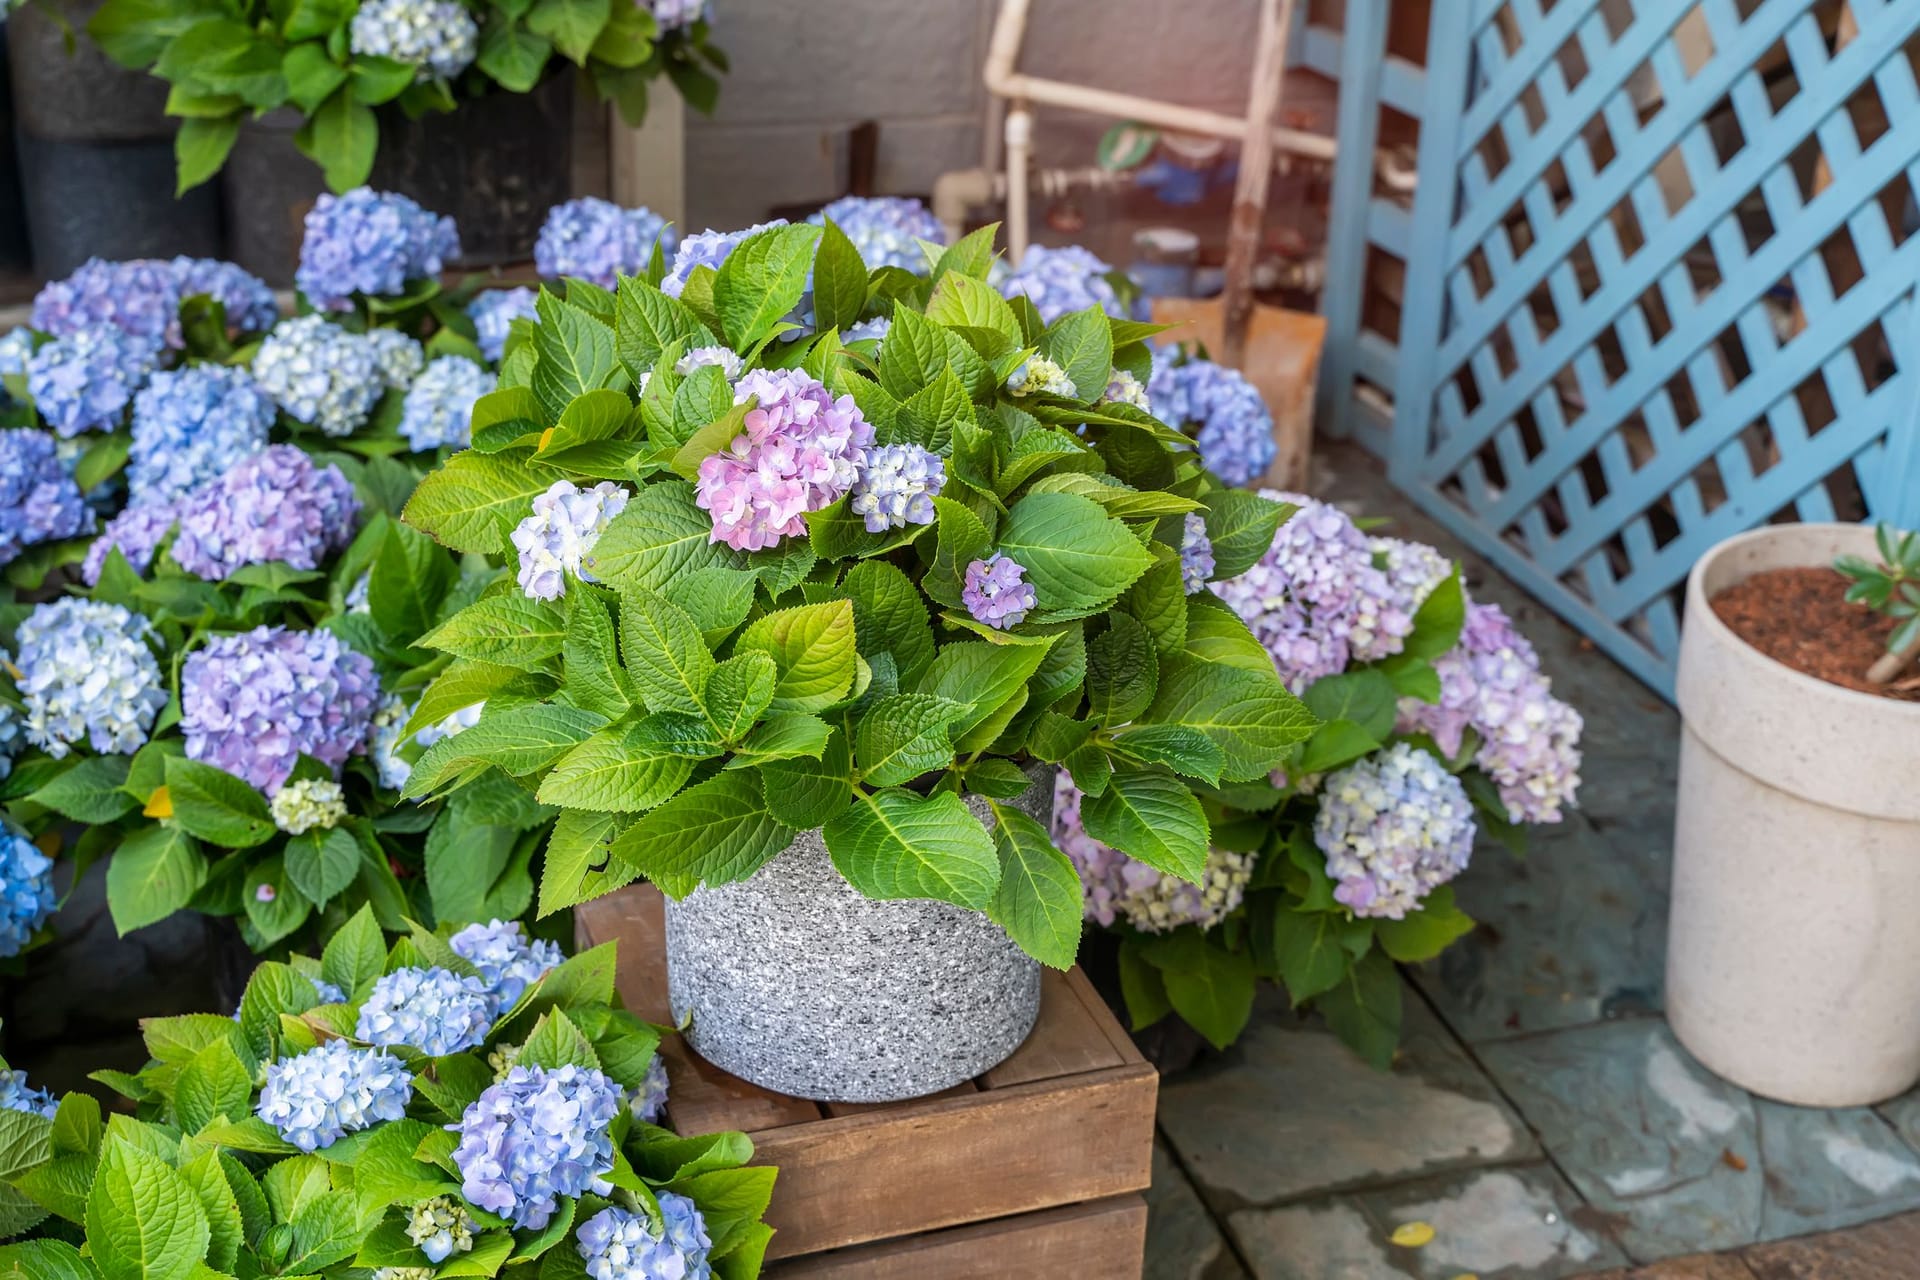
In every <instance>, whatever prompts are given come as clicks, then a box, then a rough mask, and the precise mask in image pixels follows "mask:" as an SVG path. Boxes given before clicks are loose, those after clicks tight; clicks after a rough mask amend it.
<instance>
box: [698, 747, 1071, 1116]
mask: <svg viewBox="0 0 1920 1280" xmlns="http://www.w3.org/2000/svg"><path fill="white" fill-rule="evenodd" d="M1035 778H1036V781H1035V783H1034V785H1033V786H1032V787H1031V788H1029V789H1028V791H1027V792H1026V793H1025V794H1024V795H1022V796H1021V797H1020V798H1019V799H1017V800H1015V801H1013V804H1014V805H1015V806H1016V807H1018V808H1020V809H1023V810H1025V811H1026V812H1028V813H1030V814H1032V815H1033V816H1034V817H1036V818H1038V819H1039V820H1040V821H1041V822H1042V823H1045V822H1046V821H1047V819H1048V817H1049V815H1050V814H1051V812H1052V805H1053V779H1052V773H1051V771H1050V770H1047V771H1044V774H1042V773H1036V774H1035ZM967 803H968V804H969V805H970V806H972V807H973V808H974V810H975V812H976V813H978V814H980V815H981V816H982V817H983V818H984V817H985V811H986V806H985V804H984V802H982V801H979V800H975V799H969V800H968V802H967ZM667 987H668V994H669V997H670V999H671V1001H672V1005H673V1013H674V1017H675V1018H676V1019H678V1020H681V1021H685V1020H686V1019H687V1018H688V1017H689V1016H690V1017H691V1018H692V1022H691V1024H690V1025H689V1026H688V1027H687V1031H686V1038H687V1042H688V1044H690V1045H691V1046H692V1047H693V1049H694V1051H695V1052H696V1053H698V1054H699V1055H700V1056H701V1057H703V1058H705V1059H706V1060H707V1061H709V1062H711V1063H713V1064H714V1065H715V1066H717V1067H720V1068H721V1069H722V1070H725V1071H729V1072H731V1073H733V1074H734V1075H736V1076H739V1077H740V1078H741V1079H743V1080H750V1081H752V1082H753V1083H754V1084H757V1085H760V1086H761V1087H763V1088H767V1089H772V1090H774V1091H776V1092H779V1093H785V1094H790V1095H792V1096H794V1097H800V1098H813V1099H816V1100H819V1101H825V1102H891V1101H895V1100H898V1099H901V1098H918V1097H923V1096H925V1095H927V1094H930V1093H938V1092H940V1090H942V1089H948V1088H951V1087H953V1086H954V1085H956V1084H959V1083H960V1082H961V1081H963V1080H969V1079H972V1078H973V1077H974V1076H977V1075H979V1074H980V1073H981V1072H983V1071H986V1070H988V1069H989V1068H991V1067H994V1066H996V1065H998V1064H999V1063H1001V1062H1004V1061H1005V1060H1006V1059H1007V1058H1008V1057H1009V1056H1010V1055H1011V1054H1012V1053H1013V1051H1014V1050H1015V1049H1017V1048H1019V1047H1020V1043H1021V1041H1023V1040H1025V1039H1026V1038H1027V1033H1028V1032H1029V1031H1031V1030H1033V1021H1034V1018H1035V1017H1036V1016H1037V1015H1038V1014H1039V1012H1040V966H1039V963H1038V962H1037V961H1035V960H1034V959H1032V958H1031V957H1030V956H1028V955H1027V954H1026V953H1025V952H1023V951H1021V950H1020V948H1018V947H1017V946H1015V945H1014V944H1013V942H1012V940H1011V939H1009V938H1008V937H1007V935H1006V933H1005V931H1003V930H1002V929H1001V928H1000V926H998V925H996V924H994V923H993V922H992V921H990V920H988V919H987V918H986V917H985V916H983V915H981V914H979V913H978V912H973V911H966V910H963V909H962V908H960V907H956V906H952V905H950V904H948V903H944V902H932V901H926V900H914V901H907V902H874V901H871V900H869V899H867V898H864V897H862V896H860V894H859V893H858V892H856V891H855V890H854V889H853V887H852V886H851V885H849V884H848V883H847V882H846V881H845V880H843V879H842V878H841V876H840V873H839V872H838V871H836V870H834V868H833V863H832V861H831V860H830V859H829V858H828V856H827V847H826V842H825V841H824V840H822V839H821V837H820V833H819V832H818V831H809V832H805V833H803V834H801V835H800V836H799V837H798V838H796V839H795V840H794V842H793V844H791V845H790V846H788V848H787V850H786V851H785V852H784V853H782V854H780V855H779V856H778V857H776V858H774V859H773V860H772V861H770V862H768V863H767V865H766V866H764V867H762V868H760V870H759V871H758V872H756V873H755V874H754V875H753V876H752V877H751V878H749V879H748V880H746V881H744V882H742V883H740V884H731V885H725V886H723V887H721V888H718V889H699V890H696V891H694V892H693V893H692V894H690V895H688V897H687V898H686V900H685V901H683V902H674V901H672V900H671V899H670V900H668V902H667Z"/></svg>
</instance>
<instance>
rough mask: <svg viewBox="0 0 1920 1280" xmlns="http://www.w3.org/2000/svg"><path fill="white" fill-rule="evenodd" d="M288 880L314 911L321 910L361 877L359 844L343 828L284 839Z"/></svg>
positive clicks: (305, 833)
mask: <svg viewBox="0 0 1920 1280" xmlns="http://www.w3.org/2000/svg"><path fill="white" fill-rule="evenodd" d="M282 857H283V858H284V859H285V862H286V868H287V879H289V880H291V881H292V882H293V887H294V888H296V889H298V890H299V891H300V892H301V893H302V894H303V895H304V896H305V897H306V898H307V899H309V900H310V901H311V902H312V903H313V905H315V906H316V907H324V906H326V905H327V904H328V903H329V902H332V901H333V900H334V898H335V897H337V896H339V895H340V894H341V893H343V892H344V891H345V890H346V888H347V886H348V885H350V884H352V883H353V882H354V881H355V880H357V879H358V878H359V876H360V842H359V841H357V840H355V839H354V838H353V833H352V832H350V831H348V830H347V829H346V828H344V827H332V828H328V829H326V830H321V831H307V832H303V833H302V834H300V835H297V836H288V837H287V847H286V849H285V851H284V853H283V854H282Z"/></svg>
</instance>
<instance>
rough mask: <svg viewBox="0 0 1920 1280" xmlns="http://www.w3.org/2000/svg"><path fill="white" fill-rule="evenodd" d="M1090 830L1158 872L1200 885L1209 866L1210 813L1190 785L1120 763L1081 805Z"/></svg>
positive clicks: (1108, 843) (1111, 845)
mask: <svg viewBox="0 0 1920 1280" xmlns="http://www.w3.org/2000/svg"><path fill="white" fill-rule="evenodd" d="M1080 820H1081V822H1082V824H1083V825H1085V827H1086V829H1087V834H1088V835H1090V836H1092V837H1093V838H1094V839H1095V840H1098V841H1100V842H1101V843H1102V844H1105V845H1108V846H1110V847H1112V848H1115V849H1118V850H1119V851H1120V852H1122V853H1124V854H1126V855H1127V856H1128V857H1130V858H1135V859H1138V860H1139V861H1141V862H1144V863H1146V864H1147V865H1148V866H1150V867H1152V868H1153V869H1154V870H1156V871H1161V872H1164V873H1166V874H1168V875H1171V876H1176V877H1178V878H1179V879H1181V880H1185V881H1187V882H1188V883H1189V884H1199V883H1200V882H1201V880H1202V878H1203V877H1204V876H1205V875H1206V869H1207V848H1208V844H1207V834H1208V831H1207V815H1206V813H1205V812H1204V811H1202V809H1201V808H1200V802H1199V801H1198V800H1196V799H1194V796H1193V792H1191V791H1190V790H1188V789H1187V787H1186V784H1184V783H1182V782H1180V781H1179V780H1178V779H1176V778H1171V777H1168V776H1167V775H1165V774H1161V773H1153V772H1149V771H1147V770H1144V769H1137V768H1134V767H1132V766H1128V767H1125V768H1118V767H1116V768H1115V769H1114V771H1113V777H1112V779H1111V780H1110V781H1109V782H1108V784H1107V786H1106V788H1105V790H1104V791H1103V792H1102V793H1101V794H1099V795H1088V796H1086V797H1085V798H1084V799H1083V800H1082V801H1081V805H1080Z"/></svg>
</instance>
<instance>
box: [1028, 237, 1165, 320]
mask: <svg viewBox="0 0 1920 1280" xmlns="http://www.w3.org/2000/svg"><path fill="white" fill-rule="evenodd" d="M1112 273H1113V268H1112V267H1111V266H1109V265H1108V264H1107V263H1105V262H1103V261H1101V260H1100V258H1099V257H1098V256H1096V255H1095V254H1093V253H1092V252H1090V251H1089V250H1086V249H1083V248H1081V247H1080V246H1079V245H1077V244H1074V245H1067V246H1066V247H1065V248H1061V249H1049V248H1048V247H1047V246H1045V245H1039V244H1036V245H1034V246H1032V247H1031V248H1029V249H1028V250H1027V254H1026V257H1024V258H1022V259H1021V260H1020V265H1019V266H1018V267H1014V268H1011V269H1000V270H997V271H996V272H995V273H994V283H995V284H996V285H998V286H999V288H1000V292H1002V293H1004V294H1006V295H1007V296H1008V297H1009V298H1011V297H1016V296H1021V295H1024V296H1025V297H1026V299H1027V301H1029V302H1031V303H1033V307H1034V310H1036V311H1038V312H1039V313H1040V318H1041V319H1042V320H1044V321H1046V322H1047V323H1048V324H1052V323H1053V322H1054V321H1055V320H1058V319H1059V318H1060V317H1061V316H1064V315H1068V314H1071V313H1072V312H1075V311H1085V310H1086V309H1087V308H1088V307H1099V308H1100V309H1101V310H1102V311H1104V312H1106V313H1107V314H1108V315H1110V316H1114V317H1116V318H1119V319H1122V320H1124V319H1127V318H1129V317H1130V316H1133V314H1134V313H1135V312H1136V311H1138V310H1139V308H1138V306H1137V305H1136V306H1135V307H1132V308H1130V307H1128V305H1127V304H1126V303H1125V302H1122V301H1121V300H1120V295H1119V293H1118V292H1117V291H1116V290H1115V289H1114V287H1113V282H1112V281H1110V280H1108V279H1107V276H1109V275H1111V274H1112Z"/></svg>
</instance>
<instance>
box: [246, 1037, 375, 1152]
mask: <svg viewBox="0 0 1920 1280" xmlns="http://www.w3.org/2000/svg"><path fill="white" fill-rule="evenodd" d="M412 1099H413V1073H412V1072H410V1071H408V1070H407V1068H406V1066H405V1065H404V1064H403V1063H402V1062H401V1061H400V1060H399V1059H398V1058H395V1057H394V1056H392V1055H391V1054H388V1053H383V1052H381V1051H380V1050H377V1049H356V1048H354V1047H353V1046H352V1045H350V1044H348V1043H347V1042H346V1041H345V1040H329V1041H327V1042H326V1043H325V1044H323V1045H320V1046H319V1047H317V1048H313V1049H308V1050H307V1051H306V1052H305V1053H299V1054H295V1055H294V1056H293V1057H291V1058H282V1059H280V1061H278V1062H271V1063H268V1064H267V1081H266V1084H265V1085H264V1086H262V1088H261V1090H260V1101H259V1102H258V1103H256V1104H255V1106H254V1114H256V1115H258V1116H259V1117H260V1118H261V1119H262V1120H265V1121H266V1122H267V1123H268V1124H270V1125H272V1126H273V1128H274V1132H276V1133H278V1134H279V1135H280V1136H281V1137H282V1138H283V1139H285V1140H286V1141H288V1142H291V1143H292V1144H293V1145H294V1146H296V1147H298V1148H300V1149H301V1150H302V1151H309V1152H311V1151H318V1150H319V1149H320V1148H322V1147H330V1146H332V1145H333V1144H334V1143H336V1142H338V1141H339V1140H340V1139H341V1138H343V1137H345V1136H346V1135H347V1134H349V1133H358V1132H359V1131H360V1130H362V1129H367V1128H371V1127H372V1126H373V1125H376V1124H379V1123H380V1122H381V1121H385V1120H400V1119H404V1118H405V1116H406V1114H407V1103H408V1102H410V1101H411V1100H412Z"/></svg>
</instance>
